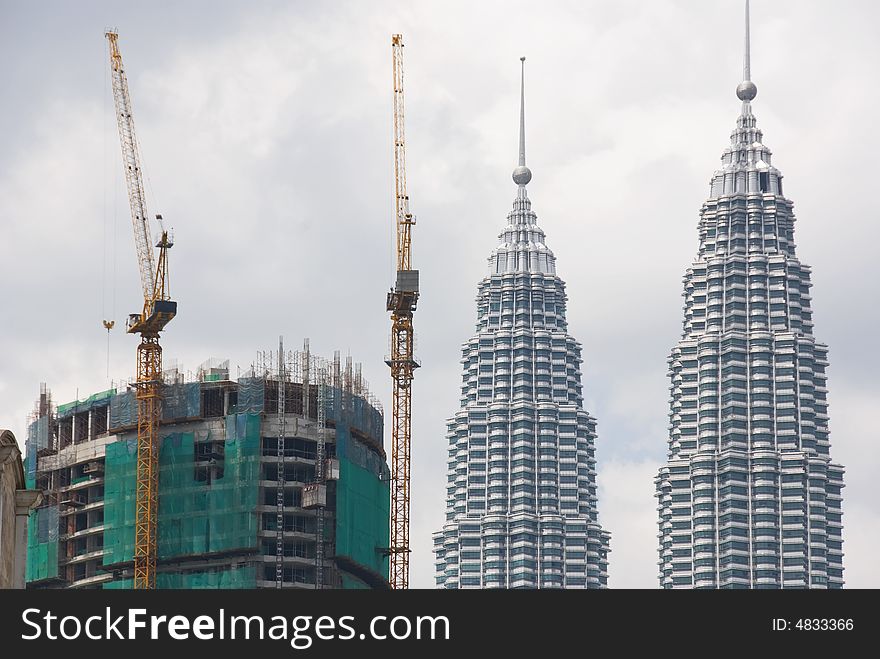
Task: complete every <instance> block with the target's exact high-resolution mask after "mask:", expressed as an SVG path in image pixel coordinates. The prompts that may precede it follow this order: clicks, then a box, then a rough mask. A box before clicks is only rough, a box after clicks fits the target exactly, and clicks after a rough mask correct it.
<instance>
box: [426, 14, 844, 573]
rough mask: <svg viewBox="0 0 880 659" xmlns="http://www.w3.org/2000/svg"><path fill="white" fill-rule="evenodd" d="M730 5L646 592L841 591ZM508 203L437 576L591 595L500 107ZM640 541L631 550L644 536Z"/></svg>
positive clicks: (568, 390) (567, 439)
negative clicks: (725, 71) (725, 93)
mask: <svg viewBox="0 0 880 659" xmlns="http://www.w3.org/2000/svg"><path fill="white" fill-rule="evenodd" d="M748 12H749V7H748V0H747V2H746V49H745V50H746V56H745V66H744V76H743V77H744V81H743V82H742V83H741V84H740V85H739V86H738V87H737V90H736V94H737V97H738V98H739V99H740V101H741V102H742V108H741V111H740V115H739V117H738V119H737V122H736V128H735V129H734V131H733V133H732V134H731V140H730V146H729V147H728V148H727V149H725V151H724V153H723V155H722V157H721V163H722V166H721V169H719V170H718V171H716V172H715V174H714V175H713V177H712V181H711V185H710V191H709V198H708V199H707V200H706V201H705V203H704V204H703V207H702V209H701V210H700V222H699V250H698V253H697V257H696V259H695V260H694V262H693V263H692V264H691V266H690V267H689V268H688V269H687V271H686V273H685V278H684V298H685V316H684V327H683V332H682V336H681V339H680V341H679V342H678V344H677V345H676V346H675V347H674V348H673V349H672V353H671V354H670V356H669V358H668V363H669V375H670V378H671V386H670V392H671V397H670V401H671V408H670V426H669V430H670V432H669V437H668V440H667V441H668V458H667V462H666V464H665V465H664V466H663V467H662V468H661V469H660V470H659V472H658V474H657V476H656V478H655V479H654V482H655V487H656V493H655V496H656V498H657V501H658V507H657V510H658V513H659V519H658V523H659V534H658V538H659V556H660V560H659V579H660V585H661V586H662V587H664V588H841V587H842V586H843V551H842V527H841V488H842V487H843V472H844V469H843V467H842V466H841V465H839V464H835V463H833V462H832V461H831V457H830V443H829V438H828V404H827V400H826V395H827V389H826V386H825V385H826V375H825V369H826V367H827V365H828V361H827V352H828V349H827V347H826V346H825V345H823V344H821V343H818V342H817V341H816V340H815V338H814V337H813V321H812V312H811V309H810V286H811V284H810V268H809V266H807V265H804V264H802V263H801V262H800V261H799V260H798V259H797V256H796V254H795V243H794V214H793V211H792V206H793V205H792V202H791V201H789V200H788V199H787V198H786V197H784V196H783V189H782V174H781V172H780V171H779V170H778V169H776V168H775V167H774V166H773V165H772V163H771V153H770V150H769V149H768V148H767V147H766V146H765V145H764V144H763V142H762V133H761V131H760V130H759V129H758V128H757V123H756V120H755V117H754V115H753V114H752V101H754V99H755V97H756V95H757V87H756V86H755V84H754V83H753V82H752V81H751V71H750V61H749V50H750V49H749V15H748ZM520 103H521V105H520V135H519V165H518V166H517V168H516V169H515V170H514V172H513V180H514V182H515V183H516V184H517V195H516V199H515V200H514V202H513V209H512V210H511V211H510V212H509V213H508V215H507V226H506V227H505V228H504V230H503V231H502V233H501V235H500V244H499V245H498V247H497V248H496V249H495V250H494V251H493V252H492V254H491V255H490V257H489V272H488V274H487V276H486V277H485V278H484V279H483V280H482V281H481V282H480V283H479V285H478V292H477V331H476V334H475V335H474V336H473V337H472V338H471V339H470V340H468V341H467V342H466V343H465V344H464V345H463V349H462V360H461V361H462V364H463V370H464V372H463V377H462V387H461V406H460V408H459V410H458V411H457V412H456V413H455V415H454V416H453V417H452V418H451V419H449V421H448V424H447V433H446V437H447V440H448V452H449V458H448V462H447V465H448V478H447V486H446V492H447V499H446V521H445V523H444V525H443V528H442V529H441V530H439V531H437V532H436V533H435V534H434V554H435V558H436V561H435V566H436V583H437V585H438V586H439V587H444V588H603V587H605V586H607V582H608V553H609V551H610V548H609V541H610V534H609V533H608V532H607V531H605V530H604V529H603V528H602V527H601V525H600V524H599V521H598V511H597V503H596V502H597V497H596V469H595V465H596V459H595V442H596V421H595V419H594V418H593V417H592V416H591V415H590V414H589V413H588V412H587V411H585V410H584V406H583V394H582V387H581V371H580V364H581V361H582V358H581V346H580V344H579V343H578V342H577V341H576V340H575V339H574V338H573V337H572V336H571V335H570V334H569V333H568V325H567V323H566V318H565V312H566V306H565V305H566V293H565V284H564V282H563V281H562V279H560V278H559V276H558V275H557V274H556V260H555V257H554V255H553V252H552V251H550V249H549V248H548V247H547V245H546V242H545V234H544V232H543V231H542V230H541V228H540V227H539V226H538V224H537V216H536V214H535V213H534V211H533V210H532V204H531V201H530V200H529V197H528V194H527V192H526V186H527V184H528V183H529V181H530V180H531V178H532V173H531V170H529V168H528V167H527V166H526V158H525V101H524V96H522V95H521V101H520ZM644 541H645V542H651V539H650V538H645V539H644Z"/></svg>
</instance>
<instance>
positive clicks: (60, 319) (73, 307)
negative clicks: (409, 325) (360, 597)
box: [0, 0, 880, 587]
mask: <svg viewBox="0 0 880 659" xmlns="http://www.w3.org/2000/svg"><path fill="white" fill-rule="evenodd" d="M754 5H755V6H754V7H753V20H754V21H755V28H754V31H753V39H752V41H753V50H754V52H753V60H754V61H753V73H754V78H755V80H756V81H757V84H758V87H759V96H758V98H757V100H756V103H755V111H756V114H757V117H758V122H759V126H760V127H761V128H762V129H763V130H764V131H765V142H766V143H767V144H768V145H769V146H770V147H771V148H772V149H773V150H774V163H775V164H776V165H778V166H779V167H780V169H781V170H782V171H783V172H784V173H785V174H786V179H785V185H786V192H787V194H788V195H789V196H791V198H792V199H793V200H794V201H795V203H796V205H797V206H796V211H797V213H798V225H797V236H796V237H797V240H798V250H799V255H800V257H801V258H802V259H803V260H804V262H806V263H808V264H810V265H812V266H813V267H814V283H815V288H814V289H813V291H812V293H813V297H814V312H815V314H814V320H815V323H816V335H817V338H819V339H820V340H822V341H825V342H827V343H828V344H829V345H830V348H831V353H830V357H831V368H830V369H829V377H830V380H829V389H830V396H829V397H830V401H831V410H830V413H831V429H832V443H833V448H832V453H833V455H834V457H835V458H836V459H838V460H840V461H841V462H843V463H844V464H845V465H846V467H847V476H846V479H847V480H846V482H847V489H845V490H844V512H845V517H844V520H845V522H844V523H845V527H844V528H845V540H846V544H845V551H846V558H845V564H846V568H847V573H846V576H847V583H848V585H849V586H860V585H861V586H865V585H875V586H876V585H877V584H878V581H880V579H878V576H877V574H876V572H877V571H876V570H875V568H874V564H875V561H873V559H872V552H873V548H874V547H876V546H877V539H878V538H877V534H876V531H875V529H877V528H878V524H877V518H876V513H875V512H874V511H875V510H876V500H877V491H876V485H875V484H874V482H873V480H874V479H873V476H874V474H876V473H878V469H880V457H878V455H877V453H876V446H877V444H878V443H877V441H876V439H877V438H876V432H873V431H872V428H873V427H874V426H875V425H876V424H874V423H873V417H872V412H873V411H874V410H875V409H876V401H877V400H880V385H878V384H877V377H876V374H877V373H878V372H880V351H878V350H877V349H876V347H875V346H874V345H873V343H872V341H873V333H874V332H873V328H874V327H876V326H877V323H878V322H880V311H878V308H880V306H878V304H877V296H876V291H875V290H874V286H875V282H876V281H877V279H878V274H880V273H878V266H877V260H876V258H875V257H874V249H875V248H874V246H875V245H876V244H878V243H880V222H877V221H876V211H875V210H874V208H873V206H872V205H871V201H870V194H869V193H870V191H871V190H872V189H873V185H874V181H873V178H872V177H873V175H874V170H875V167H874V166H873V161H874V153H876V152H877V150H878V147H880V144H878V135H877V131H876V130H875V123H876V119H875V108H876V107H877V105H878V101H880V98H878V96H880V88H878V86H877V85H871V84H866V83H865V81H869V80H873V78H874V77H875V72H876V70H877V68H878V65H880V46H878V44H877V42H876V38H875V34H874V32H873V30H872V27H871V26H873V25H875V24H876V22H877V19H880V6H878V5H875V4H872V3H843V4H841V5H840V6H838V7H836V8H835V11H834V12H828V11H827V10H826V8H825V4H824V3H821V2H818V0H815V1H811V2H807V1H805V0H798V1H797V2H795V1H794V0H779V1H777V2H774V3H767V2H761V3H754ZM55 9H56V11H54V12H50V13H48V14H47V13H46V12H38V11H36V10H35V9H33V8H26V9H24V8H21V9H19V8H15V9H4V11H6V12H8V15H6V16H4V18H6V19H8V20H4V21H0V56H5V58H4V59H5V61H7V62H9V63H10V65H9V66H8V67H7V69H8V73H9V84H8V86H7V89H8V93H7V100H8V102H7V103H5V104H4V105H3V107H2V108H0V121H2V123H3V125H4V126H7V127H14V130H6V131H4V132H3V134H2V136H0V140H2V142H0V221H2V226H3V228H4V234H3V235H4V240H3V247H4V250H3V258H2V259H0V304H2V313H3V323H4V325H3V330H2V332H0V355H2V356H3V362H2V363H0V424H2V425H3V426H8V427H10V428H12V429H13V431H14V432H15V433H16V435H17V436H18V437H19V439H20V440H21V439H23V437H24V434H25V432H24V427H25V415H26V414H27V412H28V411H29V410H30V409H31V407H32V405H33V400H34V398H35V396H36V394H37V392H38V386H39V383H40V382H41V381H47V382H48V383H49V385H50V387H51V388H52V389H53V391H54V394H55V397H56V400H58V401H59V402H66V401H67V400H70V399H72V398H73V397H74V396H75V395H76V393H77V390H79V393H80V394H85V393H90V392H93V391H98V390H101V389H103V388H105V387H106V386H107V384H108V382H107V378H106V377H105V369H106V366H105V359H106V351H105V340H106V334H105V332H104V330H103V329H102V328H101V325H100V321H101V319H102V316H103V314H102V307H103V308H106V313H110V311H111V310H112V311H115V316H116V319H117V321H120V322H119V325H121V324H122V323H121V318H122V316H123V314H124V313H126V312H128V311H130V310H135V309H136V308H137V307H138V301H137V300H138V294H139V286H138V282H137V269H136V267H135V263H134V259H133V249H132V245H131V235H130V232H131V229H130V227H129V220H128V210H127V208H126V205H125V201H124V190H122V189H121V187H120V177H119V175H118V173H117V170H118V169H119V160H118V159H119V156H118V153H117V141H116V140H117V137H116V134H115V124H114V123H113V117H112V105H110V104H109V102H108V101H109V81H108V80H107V74H106V68H107V63H106V53H104V52H103V48H104V44H103V39H102V36H101V35H102V29H103V27H104V26H105V25H107V24H116V25H118V26H119V29H120V43H121V46H122V51H123V56H124V58H125V61H126V64H127V69H128V75H129V80H130V83H131V87H132V89H131V91H132V97H133V102H134V109H135V119H136V122H137V128H138V135H139V138H140V140H141V143H142V146H143V150H144V155H145V163H146V166H147V168H148V173H149V175H150V180H151V183H152V189H153V191H154V192H155V198H154V199H153V198H151V204H152V205H151V210H153V211H154V212H156V211H158V212H162V213H163V215H164V216H165V217H166V219H167V220H168V221H169V223H171V224H173V225H174V227H175V229H176V234H177V244H176V245H175V247H174V250H172V253H171V268H172V285H173V291H174V293H175V295H176V296H177V297H178V300H179V302H180V315H179V316H178V318H176V319H175V321H174V323H173V324H172V325H171V326H170V327H169V329H168V332H167V335H166V337H165V339H164V344H163V345H164V346H165V352H166V355H167V356H168V358H169V359H170V358H173V357H176V358H178V359H179V360H180V362H181V363H183V364H184V365H185V366H187V367H189V368H193V367H194V366H195V365H197V364H198V363H200V362H201V361H203V360H204V359H206V358H208V357H211V356H224V357H229V358H230V359H231V361H232V364H233V366H234V365H236V364H238V365H241V366H242V367H244V366H246V365H247V364H249V363H250V361H252V359H253V356H254V353H255V350H257V349H260V348H268V347H271V346H272V345H274V344H275V342H276V341H277V336H278V334H282V333H283V334H284V335H285V339H286V341H287V342H288V344H289V345H296V344H298V342H299V340H300V337H303V336H310V337H311V340H312V347H313V349H314V350H316V351H319V352H322V353H325V354H329V353H330V352H331V351H332V350H333V349H336V348H341V349H342V350H343V352H345V351H348V350H350V351H351V354H352V355H353V356H354V358H355V359H356V360H362V361H363V362H364V374H365V376H366V377H367V379H369V380H370V381H371V382H372V383H373V388H374V390H375V391H376V393H378V394H379V395H380V396H381V397H383V399H384V400H385V402H386V409H389V408H390V405H388V400H389V392H390V387H389V378H388V373H387V367H386V366H385V365H384V363H383V357H384V354H385V352H386V351H387V345H388V332H389V322H388V318H387V315H386V313H385V312H384V293H385V290H386V288H387V287H388V286H389V285H390V284H391V251H390V232H391V208H392V193H391V191H392V180H391V115H390V100H391V93H390V66H391V65H390V48H389V37H390V34H391V33H392V32H396V31H401V32H403V34H404V35H405V41H406V43H407V47H406V48H407V49H406V85H407V138H408V159H409V162H408V165H409V169H408V174H409V185H410V194H411V197H412V208H413V210H414V211H415V213H416V214H417V216H418V218H419V224H418V225H417V227H416V232H415V256H416V266H417V267H419V268H420V269H421V271H422V287H423V295H422V299H421V300H420V308H419V311H418V313H417V317H416V321H415V324H416V330H417V334H418V352H419V354H418V356H419V357H420V359H421V360H422V363H423V365H424V366H423V368H422V369H421V370H420V371H419V372H418V373H417V376H416V383H415V392H416V400H415V408H414V409H415V421H414V424H415V431H414V447H413V459H414V464H413V473H414V482H413V502H414V503H413V527H412V538H413V579H412V581H413V583H414V585H419V586H424V587H430V586H432V585H433V559H432V556H431V551H430V533H431V531H433V530H435V529H438V528H439V527H440V526H441V525H442V522H443V513H444V495H445V489H444V488H445V478H446V475H445V461H446V446H445V440H444V432H445V419H446V418H447V417H448V416H450V415H451V414H453V413H454V411H455V409H456V408H457V405H458V387H459V383H460V372H459V365H458V358H459V345H460V343H461V342H462V341H464V340H466V339H467V338H468V336H469V335H470V334H471V332H472V331H473V321H474V317H475V305H474V302H473V299H474V295H475V292H476V283H477V281H478V280H479V279H480V278H481V277H482V276H483V273H484V272H485V257H486V256H487V255H488V254H489V252H490V251H491V249H492V248H493V247H494V245H495V237H496V235H497V233H498V232H499V231H500V229H501V228H502V226H503V224H504V219H505V216H506V213H507V212H508V210H509V208H510V204H511V201H512V199H513V197H514V194H515V191H514V187H513V184H512V183H511V181H510V178H509V176H510V171H511V170H512V168H513V166H514V164H515V162H516V137H517V135H516V127H517V118H518V117H517V109H518V107H517V106H518V87H517V84H518V65H519V62H518V57H519V56H520V55H526V56H527V57H528V59H527V69H526V76H527V78H526V80H527V83H526V84H527V99H526V105H527V113H528V116H527V131H528V146H527V151H528V160H529V164H530V167H531V168H532V170H533V172H534V179H533V181H532V183H531V184H530V186H529V192H530V196H531V198H532V201H533V203H534V208H535V210H536V212H537V213H538V216H539V221H540V223H541V224H542V226H543V227H544V229H545V230H546V231H547V234H548V244H549V246H550V247H551V248H552V249H553V250H554V251H555V252H556V255H557V257H558V263H559V271H560V274H561V275H562V277H563V278H564V279H565V280H566V282H567V286H568V293H569V296H570V303H569V323H570V328H571V332H572V334H573V335H574V336H575V338H577V339H578V340H580V341H581V342H582V343H583V346H584V359H585V364H584V388H585V396H586V398H587V401H588V409H589V411H590V412H591V413H593V414H594V415H595V416H596V417H597V419H598V424H599V426H598V427H599V442H598V449H597V450H598V459H599V469H600V476H599V478H600V484H601V492H600V494H601V496H600V502H599V506H600V508H599V514H600V521H602V523H603V524H605V525H606V526H608V528H610V529H611V530H612V532H613V534H614V535H613V537H612V554H611V557H610V558H611V564H610V572H611V580H612V584H613V585H615V586H625V585H638V586H644V587H655V586H656V575H655V573H656V537H655V536H656V524H655V523H654V521H655V516H656V511H655V510H654V501H653V498H652V497H651V494H652V488H653V483H652V479H653V472H654V469H655V468H656V467H655V465H656V464H659V463H660V462H662V459H663V456H664V454H665V450H666V424H667V418H666V414H667V405H668V403H667V398H668V381H667V379H666V356H667V354H668V352H669V349H670V347H671V346H672V345H673V344H674V342H675V341H676V339H677V337H678V335H679V333H680V328H681V309H680V306H681V297H680V293H681V283H680V282H681V276H682V274H683V272H684V270H685V268H686V267H687V266H688V264H689V263H690V262H691V260H692V259H693V257H694V255H695V253H696V247H697V242H696V231H695V227H696V222H697V213H698V210H699V207H700V204H701V203H702V201H703V198H704V197H705V195H706V191H707V182H708V180H709V177H710V175H711V173H712V170H713V169H714V168H715V166H716V165H717V163H718V157H719V155H720V153H721V151H722V149H723V148H724V146H725V145H726V143H727V136H728V134H729V132H730V130H731V129H732V127H733V123H734V119H735V116H736V113H737V111H738V104H737V101H736V99H735V98H734V94H733V90H734V88H735V86H736V83H737V82H738V81H739V80H738V79H739V70H740V61H741V52H740V46H739V44H740V38H739V30H740V12H741V3H740V2H739V0H736V1H734V0H729V1H728V0H725V1H724V2H721V1H719V2H716V3H706V2H703V1H697V0H662V1H660V0H658V1H656V2H655V1H653V0H652V2H643V1H639V0H626V1H623V2H614V3H609V2H598V1H595V2H589V3H587V2H551V3H535V2H481V3H476V4H475V3H473V2H464V1H461V2H422V3H408V4H402V3H394V2H390V1H389V2H373V3H360V2H337V3H332V4H328V3H320V4H319V5H318V4H307V3H297V4H288V3H274V2H263V3H247V4H239V5H230V6H228V7H227V6H223V5H222V4H219V3H212V5H211V12H210V13H207V12H206V11H205V10H204V6H202V5H199V4H198V3H192V4H190V3H186V4H184V5H181V6H179V7H175V8H174V9H173V10H172V8H171V6H170V5H168V6H165V5H163V6H161V7H157V6H154V5H143V6H140V5H131V6H125V7H120V6H118V5H117V4H116V3H105V4H102V3H89V4H88V5H87V6H83V7H78V8H77V11H76V12H73V11H72V10H71V9H70V8H69V7H68V6H67V5H66V4H65V3H58V4H57V5H55ZM36 35H39V43H40V44H41V47H40V48H38V49H33V48H30V46H31V45H32V44H33V43H34V40H35V39H36V38H37V37H36ZM22 52H28V56H27V57H21V53H22ZM108 108H109V109H110V111H109V114H108ZM108 118H109V121H108ZM105 199H106V200H107V202H106V210H105ZM114 199H116V203H115V204H114V201H113V200H114ZM114 218H115V221H114ZM105 224H106V226H107V228H108V235H109V236H111V239H110V240H109V241H108V243H107V244H106V247H107V249H109V250H110V251H111V252H115V254H116V259H117V264H118V265H117V268H116V279H115V281H114V282H113V283H112V285H109V286H108V288H107V295H106V300H105V301H104V302H103V303H102V298H103V297H104V296H103V294H102V285H101V282H102V272H103V270H104V268H105V260H104V257H103V252H104V249H105V242H104V238H103V235H104V227H105ZM114 227H115V230H116V233H117V238H116V242H115V245H114V243H113V241H112V235H113V230H114ZM106 267H107V270H108V275H107V278H109V277H110V274H109V273H112V272H113V268H112V260H108V261H107V263H106ZM114 291H115V299H116V304H115V306H114V305H112V303H111V300H112V299H113V297H114ZM134 348H135V340H134V338H133V337H129V336H127V335H124V333H123V332H122V331H116V330H114V333H113V335H112V336H111V353H110V373H111V375H113V376H115V377H117V378H124V377H128V376H130V375H131V373H132V372H133V363H134ZM624 483H626V484H627V486H626V487H625V488H623V487H619V486H618V484H624Z"/></svg>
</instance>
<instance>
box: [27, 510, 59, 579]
mask: <svg viewBox="0 0 880 659" xmlns="http://www.w3.org/2000/svg"><path fill="white" fill-rule="evenodd" d="M57 576H58V508H57V507H55V506H51V507H48V508H38V509H36V510H34V511H31V514H30V518H29V519H28V546H27V562H26V564H25V580H26V581H28V582H31V581H41V580H43V579H53V578H55V577H57Z"/></svg>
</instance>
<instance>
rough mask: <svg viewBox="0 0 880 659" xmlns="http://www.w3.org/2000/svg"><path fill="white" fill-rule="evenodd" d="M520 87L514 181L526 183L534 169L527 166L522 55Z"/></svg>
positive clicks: (522, 59)
mask: <svg viewBox="0 0 880 659" xmlns="http://www.w3.org/2000/svg"><path fill="white" fill-rule="evenodd" d="M519 61H520V62H521V64H520V88H519V166H518V167H517V168H516V169H514V170H513V182H514V183H516V184H517V185H520V186H522V185H526V184H527V183H528V182H529V181H531V180H532V170H530V169H529V168H528V167H526V58H525V57H520V58H519Z"/></svg>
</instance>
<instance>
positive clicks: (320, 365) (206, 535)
mask: <svg viewBox="0 0 880 659" xmlns="http://www.w3.org/2000/svg"><path fill="white" fill-rule="evenodd" d="M163 381H164V383H163V385H162V390H163V404H162V422H161V425H160V433H159V437H160V446H159V491H158V498H159V507H158V529H157V535H158V553H157V576H156V586H157V587H158V588H276V587H278V588H280V587H284V588H387V587H388V585H389V583H388V547H389V516H390V510H389V497H390V489H389V482H390V479H389V470H388V466H387V464H386V458H385V452H384V450H383V448H382V432H383V414H382V409H381V406H380V405H379V403H378V401H377V400H376V399H375V398H373V396H372V395H371V394H370V392H369V390H368V387H367V385H366V383H365V382H364V381H363V379H362V378H361V375H360V368H359V366H353V365H352V363H351V359H350V358H349V359H347V360H346V361H345V363H344V364H343V363H341V362H340V359H339V356H338V353H337V355H336V357H335V358H334V359H333V360H332V361H325V360H322V359H318V358H316V357H315V356H314V355H311V354H310V353H309V351H308V344H306V348H305V349H304V350H303V351H302V352H285V351H284V350H283V347H282V348H279V350H278V351H277V352H275V351H273V352H270V353H260V355H259V357H258V359H257V362H256V363H255V364H254V365H253V367H252V368H251V369H250V370H248V371H247V372H246V373H243V374H240V375H239V376H238V377H237V379H236V380H233V379H231V378H230V374H229V368H228V363H219V364H218V363H213V364H206V365H204V366H203V367H201V368H200V369H199V371H198V372H197V373H196V374H194V375H192V376H189V377H184V376H182V375H181V374H180V373H178V372H177V371H176V370H172V371H168V372H166V373H165V374H164V377H163ZM136 448H137V403H136V397H135V389H134V387H132V386H127V387H119V388H113V389H110V390H108V391H104V392H101V393H97V394H95V395H93V396H90V397H89V398H87V399H85V400H77V401H74V402H72V403H68V404H66V405H58V406H57V407H56V406H54V405H53V404H52V401H51V397H50V394H49V392H48V390H47V389H46V388H45V386H44V387H43V389H42V390H41V392H40V399H39V401H38V403H37V406H36V408H35V412H34V418H33V419H32V422H31V423H30V425H29V428H28V437H27V446H26V453H27V455H26V462H25V472H26V479H27V483H28V486H29V487H37V488H40V489H41V490H43V491H44V492H45V497H44V500H43V502H42V504H41V506H40V507H39V508H38V509H36V510H35V511H34V512H33V513H32V514H31V519H30V524H29V525H28V562H27V577H26V578H27V587H28V588H87V587H88V588H102V587H103V588H130V587H131V586H132V579H133V555H134V545H135V522H136V514H135V480H136V466H137V452H136Z"/></svg>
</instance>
